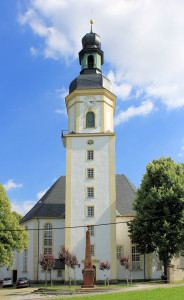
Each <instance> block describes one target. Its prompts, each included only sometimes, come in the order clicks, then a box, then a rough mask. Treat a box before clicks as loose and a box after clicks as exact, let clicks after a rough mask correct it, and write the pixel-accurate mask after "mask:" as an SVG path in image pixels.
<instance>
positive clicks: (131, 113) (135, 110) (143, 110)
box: [114, 100, 154, 126]
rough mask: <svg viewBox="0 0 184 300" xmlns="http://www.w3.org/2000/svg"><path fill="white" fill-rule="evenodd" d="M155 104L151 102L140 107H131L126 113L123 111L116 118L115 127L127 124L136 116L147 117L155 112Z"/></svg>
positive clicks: (145, 102)
mask: <svg viewBox="0 0 184 300" xmlns="http://www.w3.org/2000/svg"><path fill="white" fill-rule="evenodd" d="M153 108H154V104H153V103H152V102H151V101H150V100H146V101H144V102H142V104H141V105H140V106H139V107H134V106H131V107H129V108H128V109H127V110H126V111H121V112H119V113H118V115H116V116H115V119H114V125H115V126H117V125H119V124H120V123H123V122H127V121H128V120H129V119H130V118H132V117H135V116H146V115H148V114H150V113H151V112H152V111H153Z"/></svg>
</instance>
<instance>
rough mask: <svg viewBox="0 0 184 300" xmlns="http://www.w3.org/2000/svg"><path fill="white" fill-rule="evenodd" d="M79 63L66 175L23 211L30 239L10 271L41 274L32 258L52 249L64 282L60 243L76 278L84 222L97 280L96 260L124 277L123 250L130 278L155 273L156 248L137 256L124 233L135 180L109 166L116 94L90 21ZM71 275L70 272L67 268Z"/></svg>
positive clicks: (65, 136) (70, 105)
mask: <svg viewBox="0 0 184 300" xmlns="http://www.w3.org/2000/svg"><path fill="white" fill-rule="evenodd" d="M91 23H93V22H92V21H91ZM79 63H80V65H81V72H80V74H79V76H78V77H77V78H75V79H74V80H73V81H72V82H71V83H70V86H69V94H68V96H67V97H66V98H65V102H66V108H67V114H68V131H67V132H64V131H63V132H62V143H63V146H64V147H65V148H66V176H61V177H60V178H59V179H58V180H57V181H56V182H55V183H54V184H53V185H52V186H51V188H50V189H49V190H48V191H47V192H46V194H45V195H44V196H43V197H42V198H41V199H40V200H39V201H38V202H37V203H36V205H35V206H34V207H33V208H32V209H31V210H30V211H29V212H28V213H27V214H26V215H25V216H24V217H23V218H22V220H21V222H20V223H21V225H22V226H24V227H25V228H26V229H27V230H29V233H30V241H29V247H28V249H25V250H24V251H23V252H22V253H19V254H18V253H17V254H16V255H15V258H16V259H15V263H14V270H13V274H14V277H15V276H17V277H23V276H26V277H27V278H29V279H30V280H31V281H32V282H40V281H43V280H44V279H45V273H44V271H42V270H41V268H40V266H39V263H38V261H39V257H40V254H42V253H52V254H53V255H54V257H55V258H56V263H55V267H54V269H53V270H52V279H53V280H54V281H58V282H63V281H68V276H69V274H68V272H67V269H66V268H65V267H64V265H63V264H62V263H61V262H60V261H59V259H58V253H59V251H60V250H61V248H62V247H65V248H67V249H69V251H70V252H72V253H73V254H76V256H77V259H78V262H79V267H77V268H76V278H77V280H78V281H81V280H82V269H83V267H84V258H85V233H86V230H87V229H88V230H89V231H90V235H91V255H92V262H93V266H94V269H95V278H96V281H97V282H98V281H102V280H104V272H103V271H101V270H100V269H99V263H100V262H101V261H107V260H108V262H110V264H111V269H110V270H109V271H108V273H107V277H108V278H109V279H110V281H111V282H115V281H117V280H125V279H126V273H125V269H124V267H122V266H121V265H120V262H119V258H120V257H121V256H122V255H125V256H129V259H130V272H131V276H132V279H133V280H148V279H158V278H160V277H161V273H162V266H161V264H160V262H159V259H158V257H157V256H156V254H147V255H140V254H139V252H138V250H137V247H136V245H134V244H132V242H131V240H130V238H129V236H128V226H127V222H128V221H129V220H131V219H132V218H134V216H135V211H133V209H132V203H133V201H134V199H135V197H136V187H135V186H134V185H133V184H132V182H130V180H129V179H128V178H127V177H126V176H125V175H124V174H116V173H115V140H116V133H115V132H114V126H113V116H114V114H115V107H116V96H115V95H114V94H113V93H112V85H111V82H110V81H109V80H108V79H107V78H106V77H105V76H104V75H103V74H102V70H101V66H102V64H103V63H104V53H103V51H102V49H101V38H100V36H99V35H98V34H96V33H94V32H93V31H92V24H91V32H90V33H87V34H86V35H85V36H84V37H83V38H82V50H81V51H80V52H79ZM71 276H72V279H73V278H74V275H73V271H72V272H71Z"/></svg>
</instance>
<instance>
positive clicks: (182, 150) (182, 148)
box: [178, 146, 184, 157]
mask: <svg viewBox="0 0 184 300" xmlns="http://www.w3.org/2000/svg"><path fill="white" fill-rule="evenodd" d="M178 156H179V157H184V146H182V147H181V149H180V152H179V153H178Z"/></svg>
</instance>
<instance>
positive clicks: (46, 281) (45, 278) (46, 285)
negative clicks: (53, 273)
mask: <svg viewBox="0 0 184 300" xmlns="http://www.w3.org/2000/svg"><path fill="white" fill-rule="evenodd" d="M47 271H48V267H47V269H46V272H45V287H46V288H47Z"/></svg>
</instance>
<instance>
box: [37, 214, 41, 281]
mask: <svg viewBox="0 0 184 300" xmlns="http://www.w3.org/2000/svg"><path fill="white" fill-rule="evenodd" d="M39 246H40V220H39V219H38V253H37V257H38V259H37V283H38V280H39V263H38V260H39V253H40V248H39Z"/></svg>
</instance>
